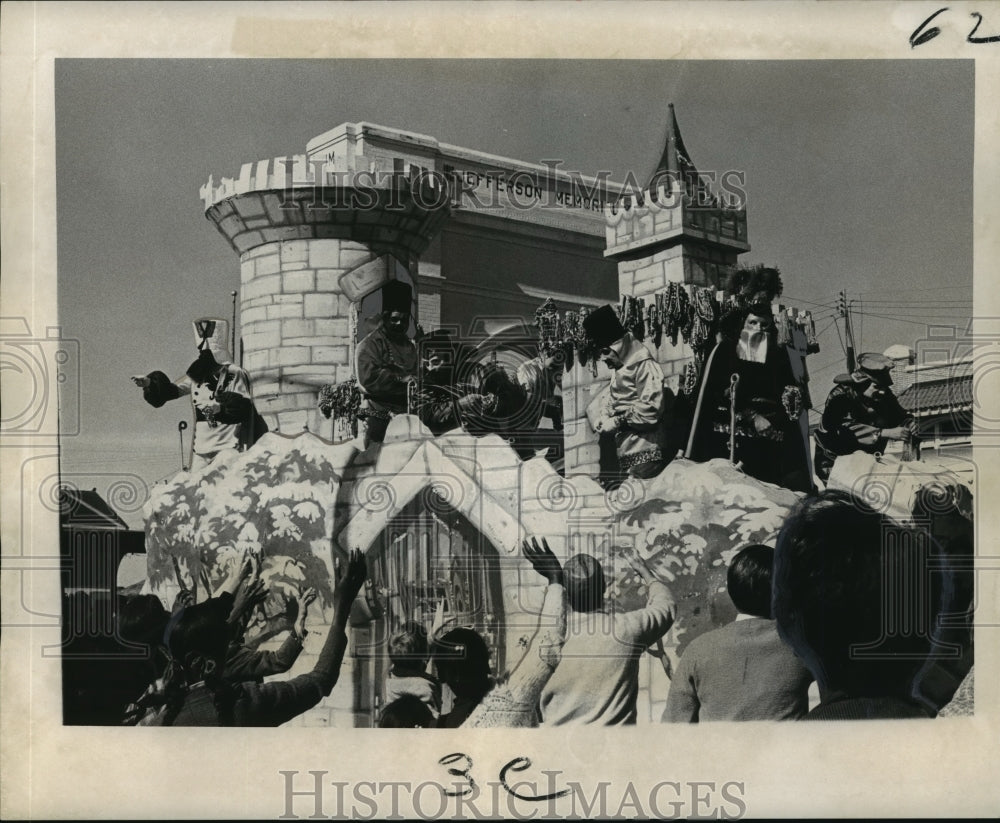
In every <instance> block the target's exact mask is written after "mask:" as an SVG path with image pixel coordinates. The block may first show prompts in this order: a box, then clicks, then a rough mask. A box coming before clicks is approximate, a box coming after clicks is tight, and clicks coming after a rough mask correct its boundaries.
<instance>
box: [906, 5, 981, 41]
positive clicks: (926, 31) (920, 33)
mask: <svg viewBox="0 0 1000 823" xmlns="http://www.w3.org/2000/svg"><path fill="white" fill-rule="evenodd" d="M946 11H948V7H947V6H945V7H944V8H943V9H938V10H937V11H936V12H934V14H932V15H931V16H930V17H928V18H927V19H926V20H924V22H923V23H921V24H920V25H919V26H917V28H916V30H915V31H914V32H913V34H911V35H910V48H911V49H915V48H916V47H917V46H922V45H923V44H924V43H926V42H928V41H929V40H933V39H934V38H935V37H937V36H938V35H939V34H940V33H941V29H939V28H938V27H937V26H931V27H930V28H927V26H928V24H929V23H930V22H931V20H933V19H934V18H935V17H937V16H938V15H939V14H944V12H946ZM971 16H972V17H974V18H975V20H976V25H974V26H973V27H972V31H970V32H969V34H968V35H967V36H966V38H965V42H966V43H1000V34H994V35H993V36H992V37H976V32H977V31H979V26H980V24H981V23H982V22H983V16H982V15H981V14H980V13H979V12H978V11H974V12H971Z"/></svg>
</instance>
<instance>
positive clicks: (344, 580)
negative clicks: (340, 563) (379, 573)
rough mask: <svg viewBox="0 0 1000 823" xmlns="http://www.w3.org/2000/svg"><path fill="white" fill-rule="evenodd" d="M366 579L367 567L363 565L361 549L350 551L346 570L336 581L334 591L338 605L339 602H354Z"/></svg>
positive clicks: (363, 559)
mask: <svg viewBox="0 0 1000 823" xmlns="http://www.w3.org/2000/svg"><path fill="white" fill-rule="evenodd" d="M367 577H368V566H367V564H366V563H365V556H364V554H362V553H361V549H352V550H351V553H350V554H349V555H348V558H347V569H346V571H345V572H344V574H343V576H342V577H341V578H340V580H338V581H337V588H336V589H335V590H334V594H335V595H336V596H337V599H338V605H339V602H340V601H342V602H344V603H352V602H354V598H355V597H357V596H358V592H360V591H361V587H362V586H363V585H364V582H365V579H366V578H367Z"/></svg>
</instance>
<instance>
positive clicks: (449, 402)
mask: <svg viewBox="0 0 1000 823" xmlns="http://www.w3.org/2000/svg"><path fill="white" fill-rule="evenodd" d="M419 349H420V357H421V366H422V367H421V371H420V380H419V383H418V387H417V390H416V393H415V396H414V409H413V410H414V412H415V413H416V414H417V415H418V416H419V417H420V420H421V422H422V423H423V424H424V425H425V426H427V428H428V429H430V430H431V432H432V433H433V434H434V435H439V434H443V433H444V432H446V431H451V430H452V429H457V428H460V427H461V426H462V425H463V423H465V422H467V421H469V420H470V419H471V418H472V417H473V416H476V415H481V414H482V413H483V411H484V409H485V408H486V407H487V406H488V405H489V404H490V403H491V402H492V401H491V398H489V397H486V396H485V395H483V394H482V393H480V392H478V391H476V388H475V387H474V386H473V385H471V384H470V383H469V382H468V381H467V380H462V379H460V378H459V375H458V371H459V370H458V368H457V366H458V357H459V346H458V345H456V344H455V342H454V341H453V340H452V339H451V334H450V333H449V332H447V331H446V330H444V329H436V330H435V331H432V332H430V334H426V335H424V337H422V338H421V339H420V343H419Z"/></svg>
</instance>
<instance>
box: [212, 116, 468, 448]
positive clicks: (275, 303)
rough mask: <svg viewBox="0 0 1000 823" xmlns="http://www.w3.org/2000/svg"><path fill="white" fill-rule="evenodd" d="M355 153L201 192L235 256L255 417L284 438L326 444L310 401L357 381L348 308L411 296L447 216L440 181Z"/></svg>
mask: <svg viewBox="0 0 1000 823" xmlns="http://www.w3.org/2000/svg"><path fill="white" fill-rule="evenodd" d="M348 137H349V136H348ZM314 142H315V141H314ZM357 143H358V141H357V140H354V141H351V140H350V139H348V140H346V141H344V142H343V143H342V144H341V145H339V146H337V147H333V148H331V147H329V146H323V147H322V148H323V150H322V151H319V150H317V151H313V152H311V153H309V154H299V155H294V156H291V157H277V158H273V159H268V160H261V161H260V162H257V163H245V164H244V165H243V166H242V167H241V169H240V174H239V176H238V177H236V178H223V180H222V181H221V182H220V183H218V184H217V183H215V181H214V180H213V178H209V180H208V182H207V183H206V184H205V185H204V186H202V188H201V192H200V193H201V197H202V200H203V202H204V205H205V215H206V217H208V219H209V220H211V221H212V222H213V223H214V224H215V225H216V227H217V228H218V229H219V231H220V232H221V233H222V235H223V236H224V237H225V238H226V240H227V241H228V242H229V245H230V246H231V247H232V249H233V251H235V252H236V253H237V255H239V259H240V283H241V289H240V330H241V340H242V364H243V367H244V368H246V369H247V370H248V371H249V372H250V374H251V376H252V378H253V381H254V382H253V391H254V399H255V401H256V404H257V408H258V410H259V411H260V412H261V414H262V415H263V416H264V418H265V419H266V420H267V422H268V425H269V426H271V427H272V429H277V430H279V431H282V432H285V433H289V434H294V433H296V432H299V431H301V430H302V429H303V428H306V427H308V428H309V430H311V431H313V432H317V433H322V434H324V435H325V436H328V437H329V436H331V434H332V423H331V422H330V421H325V420H324V419H323V417H322V415H321V414H320V413H319V411H318V409H317V407H316V393H317V390H318V388H319V387H320V386H322V385H324V384H326V383H335V382H341V381H343V380H346V379H348V378H349V377H352V376H353V374H354V363H353V361H354V358H353V351H354V344H355V342H356V340H355V338H356V330H355V328H354V324H355V318H356V314H355V313H354V311H353V304H352V301H351V297H355V298H356V297H357V296H358V289H359V287H362V290H364V288H363V287H364V286H365V284H369V285H371V284H375V285H371V288H375V287H377V284H378V283H379V282H380V281H381V280H384V279H385V278H387V277H395V278H397V279H402V280H407V281H409V282H410V283H412V284H414V286H416V282H417V266H418V259H419V256H420V254H422V253H423V252H424V251H425V249H426V248H427V245H428V243H429V242H430V240H431V238H432V237H433V236H434V234H435V233H436V232H437V230H438V228H439V226H440V225H441V223H442V222H443V221H444V220H445V219H446V218H447V216H448V214H449V211H450V205H449V202H448V192H447V190H446V187H444V186H443V185H441V183H442V181H441V179H440V178H439V177H437V176H435V175H432V174H426V173H424V170H423V169H421V168H420V167H418V166H417V165H415V164H413V163H410V162H408V161H407V160H406V159H405V158H392V157H385V156H380V157H378V158H369V157H367V156H366V155H365V154H364V151H363V148H364V147H363V144H362V145H356V144H357ZM365 266H367V268H366V269H364V270H362V271H360V272H359V269H361V267H365ZM351 273H354V278H353V281H352V280H351V278H350V277H348V276H349V275H351ZM369 290H370V289H369ZM349 295H350V296H351V297H349ZM414 315H416V312H414ZM328 430H329V431H328Z"/></svg>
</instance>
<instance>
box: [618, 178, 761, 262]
mask: <svg viewBox="0 0 1000 823" xmlns="http://www.w3.org/2000/svg"><path fill="white" fill-rule="evenodd" d="M604 219H605V233H606V242H607V248H606V250H605V252H604V255H605V257H621V256H624V255H629V254H630V253H633V252H636V251H638V250H640V249H646V248H648V247H649V246H650V245H652V244H661V243H664V244H667V243H670V242H680V241H681V240H682V239H689V240H695V241H698V240H701V241H703V242H706V243H711V244H718V245H721V246H725V247H729V248H731V249H732V250H733V251H735V252H736V253H737V254H739V253H741V252H744V251H748V250H749V249H750V244H749V243H748V242H747V214H746V209H745V208H733V207H727V206H725V205H723V204H722V203H721V202H720V200H719V198H717V197H715V196H714V195H712V194H710V193H709V192H708V191H707V190H706V189H702V190H697V191H696V190H692V188H691V187H689V186H686V185H685V184H684V183H682V182H681V181H680V180H668V181H667V185H665V184H664V183H661V184H659V185H657V186H654V187H650V188H648V189H645V190H643V191H641V192H637V193H635V194H625V195H623V196H622V197H621V198H620V199H619V200H618V201H616V202H614V203H611V204H609V205H607V206H606V207H605V209H604Z"/></svg>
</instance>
